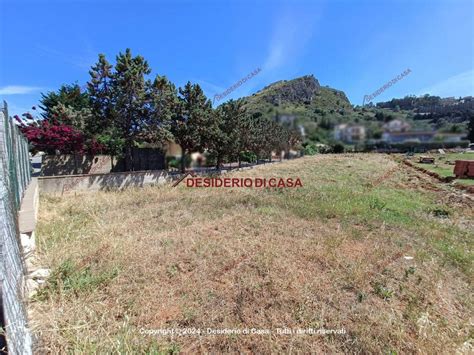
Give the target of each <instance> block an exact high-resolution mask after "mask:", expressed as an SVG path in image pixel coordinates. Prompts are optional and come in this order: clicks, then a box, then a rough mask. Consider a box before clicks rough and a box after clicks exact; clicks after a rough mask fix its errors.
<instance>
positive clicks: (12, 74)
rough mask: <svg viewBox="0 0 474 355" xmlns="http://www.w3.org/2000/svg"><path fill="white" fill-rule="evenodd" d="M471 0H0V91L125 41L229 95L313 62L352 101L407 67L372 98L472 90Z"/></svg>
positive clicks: (29, 87) (19, 108)
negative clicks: (234, 87)
mask: <svg viewBox="0 0 474 355" xmlns="http://www.w3.org/2000/svg"><path fill="white" fill-rule="evenodd" d="M473 14H474V2H473V1H471V0H467V1H461V0H448V1H436V0H430V1H421V0H410V1H383V0H378V1H355V0H354V1H350V0H345V1H337V0H336V1H334V0H333V1H317V0H315V1H291V2H290V1H287V2H278V1H264V0H254V1H227V2H226V1H223V0H219V1H217V0H215V1H197V0H194V1H183V0H175V1H140V0H137V1H120V0H114V1H100V0H95V1H92V0H90V1H65V0H64V1H59V0H50V1H42V0H35V1H23V0H15V1H11V0H0V35H1V37H0V99H3V100H6V101H7V102H8V104H9V107H10V113H11V114H12V115H13V114H19V113H22V112H24V111H26V110H28V109H29V108H30V107H31V106H32V105H36V104H37V103H38V100H39V98H40V92H45V91H49V90H55V89H57V88H58V87H59V86H60V85H61V84H63V83H73V82H78V83H79V84H81V85H83V84H85V82H86V81H87V80H88V69H89V67H90V66H91V65H92V64H93V63H95V61H96V59H97V55H98V53H104V54H105V55H106V56H107V58H108V59H109V60H110V61H114V59H115V55H116V54H117V53H118V52H119V51H124V50H125V48H127V47H129V48H131V49H132V53H133V54H140V55H143V56H144V57H145V58H146V59H147V60H148V62H149V64H150V66H151V68H152V70H153V73H152V75H156V74H160V75H166V76H167V77H168V78H170V79H171V80H172V81H173V82H174V83H175V84H176V85H177V86H181V85H183V84H184V83H186V82H187V81H188V80H190V81H191V82H195V83H199V84H200V85H201V86H202V87H203V89H204V91H205V93H206V94H207V95H208V97H209V98H212V97H213V96H214V95H215V94H218V93H221V92H223V91H225V90H226V89H227V88H228V87H230V86H232V85H233V84H234V83H235V82H237V81H238V80H240V79H241V78H243V77H245V76H247V75H248V74H249V73H251V72H252V71H254V70H255V69H257V68H261V69H262V71H261V72H260V73H259V74H258V75H256V76H254V77H253V78H252V79H251V80H249V81H247V82H246V83H244V84H243V85H242V86H240V87H239V88H238V89H237V90H235V91H234V92H232V93H231V94H230V95H229V96H228V97H227V98H237V97H241V96H245V95H249V94H252V93H254V92H256V91H258V90H259V89H261V88H263V87H264V86H266V85H268V84H270V83H272V82H274V81H277V80H282V79H292V78H295V77H298V76H302V75H307V74H314V76H315V77H316V78H317V79H318V80H319V82H320V83H321V84H322V85H329V86H331V87H334V88H337V89H340V90H343V91H344V92H345V93H346V94H347V95H348V97H349V99H350V101H351V102H352V103H353V104H361V103H362V100H363V96H364V95H369V94H371V93H373V92H374V91H376V90H377V89H378V88H379V87H381V86H383V84H385V83H386V82H388V81H390V80H391V79H393V78H395V77H396V76H397V75H398V74H400V73H402V72H403V71H404V70H405V69H407V68H409V69H410V70H411V73H410V74H409V75H408V76H406V77H404V78H403V79H402V80H401V81H399V82H397V83H396V84H395V85H393V86H391V87H390V88H389V89H387V90H386V91H385V92H383V93H382V94H381V95H380V96H378V97H377V99H376V100H375V102H377V101H384V100H389V99H391V98H393V97H403V96H405V95H409V94H415V95H421V94H424V93H431V94H434V95H440V96H467V95H474V64H473V62H474V60H473V59H474V56H473V52H474V49H473V46H474V41H473V40H472V38H473V35H474V15H473Z"/></svg>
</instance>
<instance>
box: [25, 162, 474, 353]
mask: <svg viewBox="0 0 474 355" xmlns="http://www.w3.org/2000/svg"><path fill="white" fill-rule="evenodd" d="M231 176H234V177H272V176H274V177H300V178H301V180H302V182H303V187H302V188H298V189H282V190H279V189H249V188H227V189H210V188H201V189H197V188H194V189H193V188H187V187H186V186H180V187H177V188H172V187H170V186H164V187H148V188H144V189H129V190H126V191H123V192H100V193H95V194H83V195H78V196H64V197H62V198H58V197H48V196H42V197H41V202H42V204H41V211H40V221H39V226H38V230H37V239H38V241H37V242H38V249H39V257H40V261H41V263H42V264H44V265H45V266H48V267H50V268H51V270H52V275H51V276H50V278H49V280H48V282H47V286H46V287H45V288H43V289H42V290H41V291H40V292H39V293H38V294H37V295H36V296H35V297H34V299H33V301H32V304H31V308H32V311H33V314H34V318H35V320H36V324H35V328H36V334H37V335H38V337H39V339H40V342H39V345H40V348H39V353H46V352H52V353H58V352H75V353H94V352H98V353H111V352H120V353H127V352H137V353H140V352H141V353H178V352H183V353H196V352H197V353H204V352H213V353H221V352H224V353H227V352H244V353H277V352H285V353H288V352H299V353H308V352H315V353H322V352H326V353H327V352H329V353H334V352H354V353H383V354H397V353H398V354H400V353H415V352H421V353H455V352H456V351H458V352H460V353H463V352H464V353H468V352H469V351H473V349H474V339H473V336H474V335H473V328H472V319H473V315H474V314H473V300H474V299H473V294H474V293H473V288H472V280H473V276H474V273H473V268H472V262H473V258H472V247H473V239H474V238H473V237H474V208H473V207H474V202H473V200H472V199H471V198H469V197H467V196H466V195H465V194H464V195H463V194H462V193H461V192H459V191H457V190H455V189H452V188H450V187H449V186H447V185H445V184H444V185H443V184H441V183H438V182H437V181H435V180H433V179H432V178H431V177H428V176H426V175H425V174H422V173H419V172H417V171H415V170H414V169H412V168H409V167H406V166H404V165H402V164H398V163H396V162H394V161H393V160H391V159H390V157H388V156H385V155H376V154H372V155H363V154H358V155H335V156H334V155H320V156H313V157H305V158H301V159H298V160H293V161H285V162H283V163H281V164H274V165H271V166H269V165H267V166H260V167H257V168H255V169H252V170H248V171H242V172H236V173H232V174H231ZM169 328H179V329H183V328H196V329H197V328H199V329H202V330H203V333H204V334H201V335H200V336H197V335H187V336H169V335H158V334H155V335H153V334H149V333H151V332H152V331H153V330H157V329H169ZM207 328H212V329H225V328H227V329H240V330H243V329H246V328H248V329H252V328H254V329H259V330H269V331H270V332H271V333H270V334H268V333H267V332H266V331H262V332H263V333H265V334H250V335H247V334H227V335H208V334H206V332H207ZM277 328H289V329H303V328H304V329H307V328H314V329H320V328H324V329H344V330H345V332H344V333H343V334H329V335H320V334H278V333H277Z"/></svg>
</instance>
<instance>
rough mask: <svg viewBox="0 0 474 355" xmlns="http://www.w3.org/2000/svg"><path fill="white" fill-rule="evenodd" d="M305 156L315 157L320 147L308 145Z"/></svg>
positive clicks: (305, 147)
mask: <svg viewBox="0 0 474 355" xmlns="http://www.w3.org/2000/svg"><path fill="white" fill-rule="evenodd" d="M303 153H304V155H315V154H317V153H318V147H316V144H314V143H306V144H304V147H303Z"/></svg>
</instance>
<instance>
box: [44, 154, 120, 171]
mask: <svg viewBox="0 0 474 355" xmlns="http://www.w3.org/2000/svg"><path fill="white" fill-rule="evenodd" d="M113 164H116V161H112V159H111V157H110V156H108V155H96V156H88V155H72V154H64V155H44V156H43V158H42V164H41V176H56V175H74V174H105V173H109V172H110V171H112V167H113Z"/></svg>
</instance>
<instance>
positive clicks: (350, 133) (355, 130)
mask: <svg viewBox="0 0 474 355" xmlns="http://www.w3.org/2000/svg"><path fill="white" fill-rule="evenodd" d="M365 137H366V132H365V127H364V126H362V125H358V124H353V123H344V124H340V125H337V126H336V127H335V128H334V139H336V140H338V141H342V142H345V143H355V142H360V141H364V140H365Z"/></svg>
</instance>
